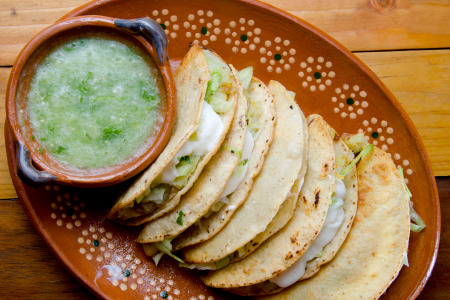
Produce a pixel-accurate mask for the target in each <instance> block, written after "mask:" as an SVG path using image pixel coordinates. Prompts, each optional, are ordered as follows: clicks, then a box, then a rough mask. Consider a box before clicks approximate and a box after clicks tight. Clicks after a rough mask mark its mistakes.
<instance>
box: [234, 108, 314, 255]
mask: <svg viewBox="0 0 450 300" xmlns="http://www.w3.org/2000/svg"><path fill="white" fill-rule="evenodd" d="M300 112H301V114H302V120H303V137H304V143H305V145H306V146H305V147H304V150H303V162H302V168H301V169H300V173H299V175H298V180H297V181H296V182H295V183H294V185H293V186H292V188H291V193H290V194H289V196H288V198H287V199H286V201H285V202H284V203H283V205H282V206H281V208H280V210H279V211H278V213H277V214H276V216H275V218H273V220H272V221H271V222H270V223H269V225H267V227H266V230H264V231H263V232H261V233H260V234H258V235H257V236H255V237H254V238H253V239H252V240H251V241H249V242H248V243H247V244H245V246H244V247H243V248H241V249H239V250H238V251H236V253H235V254H234V258H233V259H232V260H231V263H233V262H236V261H239V260H241V259H244V258H245V257H247V256H248V255H250V253H252V252H253V251H255V250H256V248H258V247H259V246H260V245H261V244H262V243H263V242H264V241H265V240H267V239H268V238H270V237H271V236H272V235H274V234H275V233H276V232H278V230H280V229H281V228H283V227H284V226H286V224H287V223H288V222H289V220H290V219H291V218H292V216H293V215H294V211H295V206H296V204H297V199H298V195H299V193H300V190H301V189H302V186H303V183H304V181H305V174H306V169H307V166H308V146H307V145H308V136H309V135H308V125H307V124H306V118H305V115H304V114H303V112H302V111H301V110H300Z"/></svg>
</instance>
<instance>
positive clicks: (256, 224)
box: [183, 81, 305, 263]
mask: <svg viewBox="0 0 450 300" xmlns="http://www.w3.org/2000/svg"><path fill="white" fill-rule="evenodd" d="M269 91H270V93H271V94H272V96H273V98H274V103H275V111H276V116H277V123H276V125H275V131H274V137H273V141H272V144H271V145H270V148H269V152H268V153H267V156H266V158H265V162H264V165H263V167H262V170H261V172H260V173H259V174H258V176H257V177H256V178H255V180H254V182H253V188H252V190H251V191H250V194H249V196H248V198H247V200H246V201H245V202H244V203H243V204H242V205H241V206H240V207H239V209H238V210H237V211H236V212H235V213H234V214H233V216H232V217H231V220H230V221H229V222H228V224H227V226H225V227H224V228H223V229H222V230H221V231H219V233H217V234H216V235H215V236H213V237H212V238H211V239H209V240H206V241H204V242H202V243H200V244H196V245H193V246H190V247H187V248H184V249H183V256H184V260H185V261H186V262H189V263H210V262H216V261H219V260H220V259H223V258H225V257H227V256H228V255H230V254H232V253H234V252H235V251H236V250H238V249H239V248H241V247H243V246H244V245H245V244H247V243H248V242H249V241H250V240H251V239H253V238H254V237H255V236H256V235H257V234H259V233H260V232H263V231H264V230H265V228H266V227H267V225H269V223H270V222H271V221H272V219H273V218H274V217H275V215H276V214H277V212H278V211H279V209H280V207H281V205H282V204H283V202H284V200H285V199H286V198H287V196H288V193H289V192H290V191H291V187H292V186H293V185H294V183H295V181H296V180H298V174H299V173H300V169H301V167H302V161H303V152H304V147H305V144H304V136H303V135H304V134H303V122H302V117H301V113H300V108H299V107H298V105H297V104H296V103H295V101H294V100H293V99H292V97H291V96H290V95H289V93H288V92H287V91H286V89H285V88H284V87H283V86H282V85H281V84H280V83H278V82H276V81H271V82H270V84H269ZM273 121H275V118H274V120H273Z"/></svg>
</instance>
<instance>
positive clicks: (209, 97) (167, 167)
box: [108, 44, 238, 225]
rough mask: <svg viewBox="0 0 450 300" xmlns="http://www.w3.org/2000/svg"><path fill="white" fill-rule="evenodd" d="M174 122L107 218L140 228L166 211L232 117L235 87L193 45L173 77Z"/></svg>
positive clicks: (217, 62) (210, 55)
mask: <svg viewBox="0 0 450 300" xmlns="http://www.w3.org/2000/svg"><path fill="white" fill-rule="evenodd" d="M174 77H175V85H176V88H177V123H176V124H175V129H174V132H173V134H172V137H171V139H170V140H169V143H168V144H167V146H166V147H165V149H164V150H163V152H162V153H161V154H160V155H159V156H158V158H157V160H156V161H155V162H154V163H153V164H152V165H151V166H150V167H149V168H148V169H147V170H146V171H144V172H143V173H142V174H141V175H139V177H137V179H135V180H134V182H133V183H132V184H131V185H130V186H129V187H128V188H126V189H125V191H124V192H122V193H121V194H120V195H119V197H118V198H117V200H116V203H115V204H114V206H113V207H112V209H111V211H110V212H109V214H108V218H109V219H111V220H114V221H116V222H119V223H121V224H125V225H139V224H142V223H145V222H148V221H151V220H154V219H156V218H158V217H160V216H162V215H164V214H165V213H167V212H169V211H171V210H172V209H173V208H174V207H175V206H176V205H177V204H178V203H179V201H180V197H181V196H182V195H183V194H185V193H186V192H187V191H188V190H189V189H190V188H191V186H192V184H193V183H194V182H195V180H196V179H197V178H198V176H199V175H200V172H201V171H202V169H203V168H204V166H205V165H206V164H207V163H208V162H209V160H210V159H211V158H212V156H213V155H214V154H215V153H216V152H217V150H218V149H219V147H220V144H221V143H222V141H223V140H224V138H225V135H226V133H227V132H228V129H229V127H230V124H231V121H232V119H233V116H234V112H235V109H236V103H237V97H238V95H237V93H238V92H237V84H236V80H235V79H234V77H233V76H232V74H231V70H230V68H229V67H228V65H227V64H225V63H224V62H223V61H222V60H221V59H220V57H219V56H217V54H215V53H214V52H213V51H210V50H202V49H201V48H200V47H199V46H197V45H195V44H193V45H192V47H191V48H190V50H189V52H188V53H187V55H186V56H185V57H184V58H183V61H182V62H181V64H180V66H179V68H178V70H177V71H176V73H175V76H174Z"/></svg>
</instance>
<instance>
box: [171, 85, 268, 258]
mask: <svg viewBox="0 0 450 300" xmlns="http://www.w3.org/2000/svg"><path fill="white" fill-rule="evenodd" d="M246 93H247V97H248V98H250V99H251V101H252V102H253V101H254V102H256V103H258V105H259V107H260V109H261V116H260V118H259V120H258V124H259V125H260V129H259V135H258V138H257V139H256V140H255V144H254V147H253V151H252V154H251V157H250V159H249V161H248V164H249V165H248V169H247V172H246V174H245V177H244V179H243V180H242V182H241V183H240V184H239V186H238V188H237V189H236V191H234V192H233V193H232V194H231V195H229V196H228V198H229V203H228V205H225V206H224V207H222V208H221V209H220V210H219V211H218V212H215V213H213V214H212V215H211V216H209V217H208V218H205V219H203V218H202V219H200V221H201V226H191V227H190V228H189V229H187V230H186V231H185V232H183V233H182V234H181V235H180V236H179V237H177V238H176V239H175V240H174V241H173V242H172V246H173V250H174V251H175V250H178V249H181V248H184V247H187V246H191V245H194V244H197V243H200V242H203V241H206V240H208V239H210V238H211V237H213V236H214V235H215V234H217V233H218V232H219V231H220V230H221V229H222V228H223V227H224V226H225V225H226V224H227V223H228V221H229V220H230V218H231V216H232V215H233V213H234V212H235V211H236V210H237V209H238V207H239V206H240V205H241V204H242V203H243V202H244V201H245V199H247V196H248V194H249V193H250V190H251V188H252V186H253V180H254V178H255V177H256V175H258V174H259V172H260V171H261V169H262V166H263V164H264V159H265V156H266V154H267V152H268V151H269V146H270V144H271V143H272V139H273V131H274V127H275V123H274V122H273V118H274V117H275V108H274V104H273V97H272V96H271V94H270V93H269V90H268V88H267V87H266V85H265V84H264V83H263V82H262V81H260V80H259V79H257V78H252V80H251V82H250V85H249V86H248V88H247V91H246Z"/></svg>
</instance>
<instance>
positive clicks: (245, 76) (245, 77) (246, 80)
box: [238, 67, 253, 90]
mask: <svg viewBox="0 0 450 300" xmlns="http://www.w3.org/2000/svg"><path fill="white" fill-rule="evenodd" d="M238 75H239V80H240V81H241V83H242V87H243V88H244V90H246V89H247V88H248V86H249V84H250V81H251V80H252V77H253V67H247V68H245V69H243V70H241V71H239V73H238Z"/></svg>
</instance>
